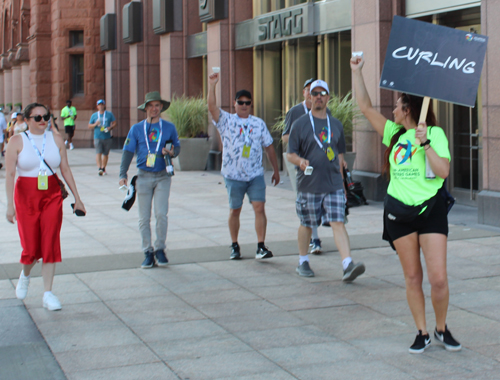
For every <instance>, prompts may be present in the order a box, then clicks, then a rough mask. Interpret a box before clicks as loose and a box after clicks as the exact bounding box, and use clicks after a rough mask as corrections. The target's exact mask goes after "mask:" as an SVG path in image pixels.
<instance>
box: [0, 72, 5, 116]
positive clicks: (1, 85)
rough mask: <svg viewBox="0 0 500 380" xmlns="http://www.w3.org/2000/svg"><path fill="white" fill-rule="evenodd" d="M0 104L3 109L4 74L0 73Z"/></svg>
mask: <svg viewBox="0 0 500 380" xmlns="http://www.w3.org/2000/svg"><path fill="white" fill-rule="evenodd" d="M0 104H1V105H2V107H3V108H4V109H5V94H4V72H3V71H0Z"/></svg>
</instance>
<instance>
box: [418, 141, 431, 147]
mask: <svg viewBox="0 0 500 380" xmlns="http://www.w3.org/2000/svg"><path fill="white" fill-rule="evenodd" d="M430 143H431V140H429V139H427V141H426V142H423V143H422V144H420V146H421V147H422V148H423V147H424V146H426V145H429V144H430Z"/></svg>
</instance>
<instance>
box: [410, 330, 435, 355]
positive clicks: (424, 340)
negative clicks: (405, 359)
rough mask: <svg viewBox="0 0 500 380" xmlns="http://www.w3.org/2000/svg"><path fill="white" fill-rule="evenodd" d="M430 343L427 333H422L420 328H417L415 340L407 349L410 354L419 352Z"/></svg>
mask: <svg viewBox="0 0 500 380" xmlns="http://www.w3.org/2000/svg"><path fill="white" fill-rule="evenodd" d="M430 344H431V338H430V336H429V334H425V335H422V330H418V335H417V337H416V338H415V342H413V344H412V345H411V347H410V349H409V350H408V351H409V352H410V354H421V353H422V352H424V350H425V349H426V348H427V347H429V345H430Z"/></svg>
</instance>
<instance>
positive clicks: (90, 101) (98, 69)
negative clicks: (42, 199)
mask: <svg viewBox="0 0 500 380" xmlns="http://www.w3.org/2000/svg"><path fill="white" fill-rule="evenodd" d="M0 10H1V12H2V13H1V15H2V18H1V20H0V22H1V28H0V41H1V43H2V50H1V60H0V106H2V107H3V108H4V109H5V110H6V111H18V110H20V109H22V108H23V107H24V106H26V105H28V104H29V103H32V102H38V103H42V104H46V105H48V106H49V107H50V108H51V110H52V112H53V113H54V114H55V115H56V116H58V115H59V114H60V110H61V109H62V108H63V107H64V106H65V105H66V100H67V99H72V101H73V105H74V106H75V107H76V109H77V112H78V119H77V121H76V128H77V129H76V134H75V144H76V145H77V146H86V147H88V146H90V144H91V143H92V137H91V136H92V133H91V131H90V130H89V129H88V128H87V125H88V120H89V118H90V115H91V114H92V112H95V108H96V106H95V104H96V101H97V100H98V99H100V98H102V97H104V87H105V82H104V53H103V52H102V50H101V49H100V45H99V19H100V18H101V16H102V15H103V14H104V0H64V1H62V0H3V1H1V2H0ZM58 124H59V125H60V126H62V125H63V123H62V120H59V123H58Z"/></svg>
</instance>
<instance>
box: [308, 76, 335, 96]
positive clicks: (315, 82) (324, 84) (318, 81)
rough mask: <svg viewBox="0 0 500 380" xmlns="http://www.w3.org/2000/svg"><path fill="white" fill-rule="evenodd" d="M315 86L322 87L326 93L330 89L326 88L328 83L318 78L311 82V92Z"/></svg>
mask: <svg viewBox="0 0 500 380" xmlns="http://www.w3.org/2000/svg"><path fill="white" fill-rule="evenodd" d="M316 87H323V88H324V89H325V90H326V92H328V94H330V90H329V89H328V85H327V84H326V82H325V81H324V80H321V79H318V80H315V81H314V82H312V83H311V88H310V89H309V91H310V92H312V91H313V90H314V89H315V88H316Z"/></svg>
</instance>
